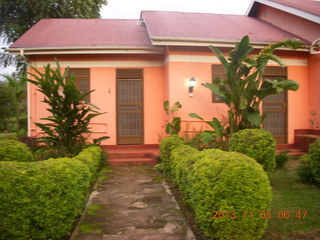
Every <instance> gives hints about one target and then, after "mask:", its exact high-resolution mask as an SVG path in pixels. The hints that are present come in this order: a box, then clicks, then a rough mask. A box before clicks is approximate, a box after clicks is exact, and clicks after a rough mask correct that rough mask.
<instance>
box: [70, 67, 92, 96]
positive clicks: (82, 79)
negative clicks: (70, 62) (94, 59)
mask: <svg viewBox="0 0 320 240" xmlns="http://www.w3.org/2000/svg"><path fill="white" fill-rule="evenodd" d="M69 74H70V75H73V76H74V80H75V84H76V86H77V88H78V89H79V91H80V92H81V93H85V92H89V91H90V68H70V70H69ZM84 100H85V101H86V102H90V95H87V96H86V97H85V99H84Z"/></svg>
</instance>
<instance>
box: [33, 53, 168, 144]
mask: <svg viewBox="0 0 320 240" xmlns="http://www.w3.org/2000/svg"><path fill="white" fill-rule="evenodd" d="M50 60H51V59H50ZM31 63H32V62H31ZM62 63H63V59H62V58H60V64H62ZM33 64H34V62H33ZM84 67H85V66H84ZM117 68H118V67H90V85H91V89H95V91H94V92H93V93H91V97H90V98H91V103H92V104H94V105H95V106H97V107H99V108H100V112H107V113H106V114H103V115H100V116H98V117H96V118H94V119H93V120H92V121H91V124H90V127H91V128H92V129H91V131H92V134H91V135H90V138H98V137H101V136H105V135H108V136H110V139H108V140H105V141H104V142H103V144H108V145H115V144H116V108H115V106H116V69H117ZM125 68H130V66H128V67H125ZM141 68H143V69H144V123H145V131H144V132H145V138H144V143H145V144H157V143H159V135H163V125H164V112H163V109H162V105H163V101H164V68H163V67H141ZM38 69H39V70H40V71H43V69H42V68H38ZM62 69H63V70H64V68H62ZM31 72H32V71H31ZM29 89H30V91H29V99H30V131H31V135H32V136H38V135H39V133H40V129H39V128H37V127H36V126H35V124H34V122H43V121H41V120H40V118H43V117H47V116H48V114H49V113H48V112H47V111H46V104H44V103H42V100H43V94H41V93H40V92H38V91H36V90H35V86H34V85H32V84H29Z"/></svg>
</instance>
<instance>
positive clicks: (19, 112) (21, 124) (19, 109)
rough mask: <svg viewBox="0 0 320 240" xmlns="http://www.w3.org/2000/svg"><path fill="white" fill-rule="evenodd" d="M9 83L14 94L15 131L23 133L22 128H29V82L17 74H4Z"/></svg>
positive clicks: (12, 104)
mask: <svg viewBox="0 0 320 240" xmlns="http://www.w3.org/2000/svg"><path fill="white" fill-rule="evenodd" d="M2 76H3V77H4V78H5V79H6V81H7V83H8V88H9V90H10V92H11V93H12V94H13V98H12V99H11V101H12V103H11V107H12V109H11V111H12V112H13V113H14V114H13V116H14V117H15V124H14V125H15V129H14V130H15V131H16V132H17V133H18V134H19V135H20V136H22V135H21V133H20V132H21V130H23V129H27V104H26V100H27V99H26V98H27V84H26V82H25V81H23V80H21V79H18V78H16V77H15V75H12V76H9V75H2Z"/></svg>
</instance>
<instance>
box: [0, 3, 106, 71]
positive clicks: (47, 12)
mask: <svg viewBox="0 0 320 240" xmlns="http://www.w3.org/2000/svg"><path fill="white" fill-rule="evenodd" d="M103 4H107V1H106V0H45V1H39V0H0V16H1V17H0V37H1V38H2V39H4V40H5V41H6V42H7V43H11V42H13V41H15V40H17V39H18V38H19V37H20V36H21V35H22V34H23V33H25V32H26V31H27V30H28V29H29V28H31V27H32V26H33V25H34V24H35V23H36V22H38V21H39V20H40V19H42V18H100V13H99V11H100V8H101V7H102V5H103ZM0 62H1V63H2V64H3V65H4V66H8V65H10V64H12V63H14V64H15V65H16V66H20V67H22V66H24V64H23V60H22V59H21V58H20V57H13V56H10V55H7V54H4V53H2V54H1V55H0Z"/></svg>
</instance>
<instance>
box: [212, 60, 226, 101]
mask: <svg viewBox="0 0 320 240" xmlns="http://www.w3.org/2000/svg"><path fill="white" fill-rule="evenodd" d="M217 77H220V78H222V79H224V78H225V77H226V74H225V72H224V68H223V66H222V64H219V65H216V64H215V65H212V82H213V80H214V79H215V78H217ZM212 102H213V103H221V102H223V101H221V98H220V97H219V96H217V95H215V94H214V93H212Z"/></svg>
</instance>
